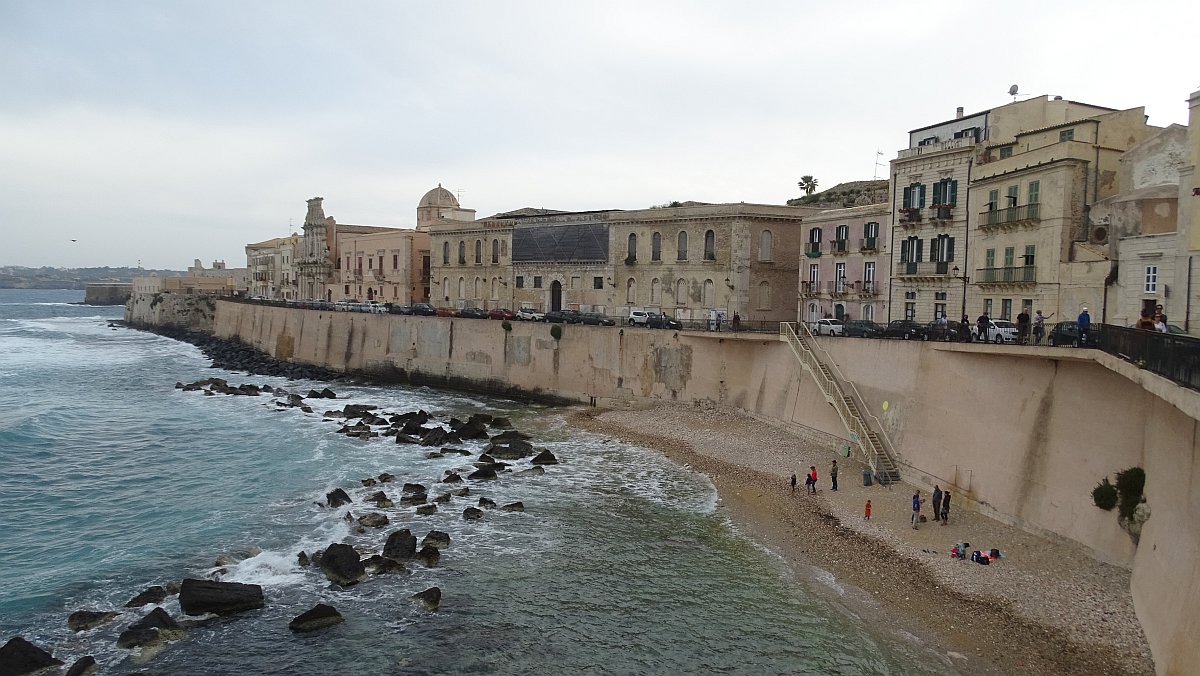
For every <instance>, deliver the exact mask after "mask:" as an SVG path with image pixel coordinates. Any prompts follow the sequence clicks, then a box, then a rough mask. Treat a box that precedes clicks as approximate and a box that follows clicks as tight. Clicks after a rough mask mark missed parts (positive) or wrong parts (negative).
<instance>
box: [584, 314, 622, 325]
mask: <svg viewBox="0 0 1200 676" xmlns="http://www.w3.org/2000/svg"><path fill="white" fill-rule="evenodd" d="M579 323H580V324H590V325H592V326H616V325H617V322H616V320H613V319H609V318H608V317H605V316H604V315H602V314H597V313H595V312H584V313H582V314H580V315H579Z"/></svg>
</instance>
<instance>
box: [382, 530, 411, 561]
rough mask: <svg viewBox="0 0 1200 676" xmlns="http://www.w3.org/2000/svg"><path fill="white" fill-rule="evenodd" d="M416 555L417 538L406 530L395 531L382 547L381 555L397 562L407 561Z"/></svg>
mask: <svg viewBox="0 0 1200 676" xmlns="http://www.w3.org/2000/svg"><path fill="white" fill-rule="evenodd" d="M416 553H417V536H415V535H413V534H412V531H410V530H408V529H407V528H403V529H401V530H398V531H395V532H394V533H392V534H391V535H389V536H388V539H387V543H386V544H384V545H383V555H384V556H386V557H387V558H389V559H395V560H397V561H407V560H408V559H411V558H412V557H413V556H415V555H416Z"/></svg>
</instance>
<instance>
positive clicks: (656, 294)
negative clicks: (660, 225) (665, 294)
mask: <svg viewBox="0 0 1200 676" xmlns="http://www.w3.org/2000/svg"><path fill="white" fill-rule="evenodd" d="M655 234H658V233H655ZM661 303H662V282H660V281H658V277H655V278H654V279H652V280H650V304H651V305H659V304H661Z"/></svg>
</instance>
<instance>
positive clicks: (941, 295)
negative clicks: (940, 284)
mask: <svg viewBox="0 0 1200 676" xmlns="http://www.w3.org/2000/svg"><path fill="white" fill-rule="evenodd" d="M933 299H934V300H946V292H945V291H934V292H933Z"/></svg>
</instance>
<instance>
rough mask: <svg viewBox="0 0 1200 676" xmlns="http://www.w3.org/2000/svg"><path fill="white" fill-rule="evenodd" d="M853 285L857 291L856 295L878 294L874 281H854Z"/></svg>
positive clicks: (868, 295)
mask: <svg viewBox="0 0 1200 676" xmlns="http://www.w3.org/2000/svg"><path fill="white" fill-rule="evenodd" d="M854 287H855V290H856V291H858V295H860V296H864V297H870V296H878V295H879V287H878V286H877V285H876V284H875V282H874V281H870V282H855V283H854Z"/></svg>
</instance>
